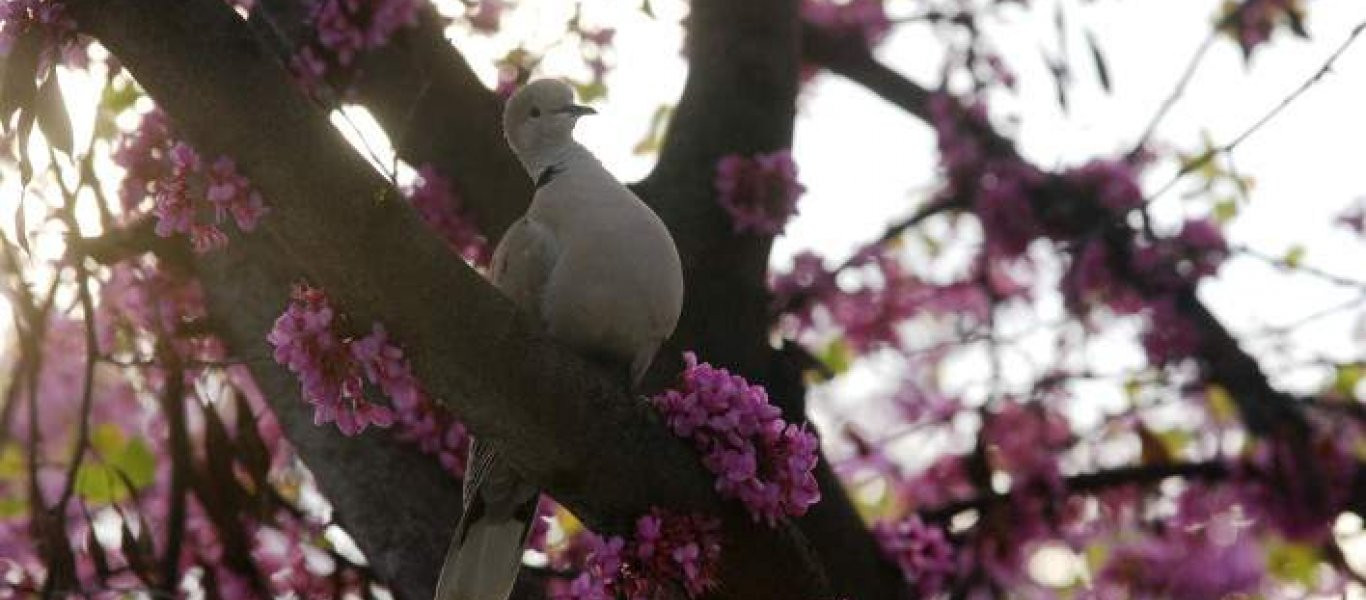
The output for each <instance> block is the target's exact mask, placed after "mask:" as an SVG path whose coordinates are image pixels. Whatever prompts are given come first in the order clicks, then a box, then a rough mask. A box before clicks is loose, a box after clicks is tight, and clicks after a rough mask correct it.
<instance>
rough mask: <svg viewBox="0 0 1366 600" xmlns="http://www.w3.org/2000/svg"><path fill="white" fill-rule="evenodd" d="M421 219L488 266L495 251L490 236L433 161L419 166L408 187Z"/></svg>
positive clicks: (453, 246) (455, 247)
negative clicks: (413, 180)
mask: <svg viewBox="0 0 1366 600" xmlns="http://www.w3.org/2000/svg"><path fill="white" fill-rule="evenodd" d="M406 192H407V195H408V200H409V201H410V202H412V203H413V208H416V209H417V212H418V214H419V215H421V216H422V220H423V221H426V222H427V225H430V226H431V227H432V229H435V230H436V232H437V233H439V234H441V237H442V238H444V239H445V240H446V243H448V244H450V246H451V249H452V250H455V251H456V252H457V253H458V254H460V256H462V257H464V258H465V260H466V261H469V262H470V263H471V264H474V265H477V266H487V265H488V264H489V259H490V258H492V253H491V251H490V249H489V243H488V240H487V239H485V238H484V235H483V234H482V233H480V232H479V229H478V228H477V227H475V225H474V218H473V216H472V215H470V214H469V212H468V211H466V210H465V209H464V207H463V206H461V202H460V196H459V195H457V194H456V193H455V189H454V188H453V187H452V185H451V182H450V180H449V179H447V178H446V177H445V176H443V175H441V174H440V173H438V172H437V171H436V168H435V167H433V166H431V165H423V167H422V168H421V169H419V170H418V180H417V183H416V184H415V185H413V186H412V187H410V188H409V189H407V190H406Z"/></svg>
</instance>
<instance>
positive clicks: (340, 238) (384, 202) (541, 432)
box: [69, 0, 828, 598]
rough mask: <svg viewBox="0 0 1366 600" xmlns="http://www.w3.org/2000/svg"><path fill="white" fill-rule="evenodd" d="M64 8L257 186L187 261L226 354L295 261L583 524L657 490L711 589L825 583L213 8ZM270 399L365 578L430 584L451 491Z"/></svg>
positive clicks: (196, 3) (265, 373) (748, 592)
mask: <svg viewBox="0 0 1366 600" xmlns="http://www.w3.org/2000/svg"><path fill="white" fill-rule="evenodd" d="M69 7H70V8H71V10H72V13H73V16H75V17H76V19H77V20H78V22H79V23H81V25H82V28H83V29H84V30H85V31H87V32H89V33H91V34H93V35H95V36H96V37H97V38H99V39H100V40H101V41H102V42H104V44H105V45H106V46H108V47H109V48H110V50H111V52H113V53H114V54H115V55H116V56H118V57H119V59H120V60H121V61H123V63H124V64H125V65H126V66H127V67H128V68H129V70H130V71H131V72H132V73H133V74H134V75H135V76H136V77H137V78H138V81H139V82H140V83H141V84H142V85H143V86H144V87H145V88H146V89H147V90H148V92H149V93H150V94H151V95H152V96H153V98H155V99H156V101H157V102H158V104H159V105H160V106H162V108H164V109H165V110H166V111H167V113H168V114H169V115H171V117H172V118H173V119H174V120H175V121H176V123H177V125H178V127H179V128H180V129H181V130H182V131H184V132H185V134H186V137H187V138H188V139H190V140H191V141H192V142H193V143H194V144H195V146H196V147H198V148H200V149H201V151H202V152H205V153H207V154H214V153H219V152H221V153H225V154H227V155H230V156H232V157H233V158H235V159H236V160H237V163H238V165H239V166H240V167H241V169H242V171H243V172H244V173H246V174H247V175H248V176H249V177H250V178H251V180H252V182H253V184H254V185H255V186H256V187H258V188H259V189H261V190H262V192H263V193H264V195H265V196H266V197H267V198H269V204H270V209H271V213H270V214H269V215H268V216H267V217H266V219H265V220H264V222H263V223H262V227H263V231H260V232H258V233H255V234H252V235H247V236H239V237H237V238H236V239H234V240H233V242H232V244H231V246H230V247H229V249H228V250H227V251H225V252H220V253H217V254H214V255H210V256H207V257H204V258H202V259H201V260H200V261H199V264H200V267H201V269H202V273H201V274H202V275H203V280H204V283H205V285H206V287H207V288H208V290H209V292H210V301H211V308H212V309H213V310H214V311H215V313H216V316H217V317H218V318H219V319H220V320H221V321H223V322H224V323H225V324H226V327H227V329H228V335H227V337H228V341H229V343H230V345H231V346H232V347H233V348H234V351H235V353H236V354H239V355H240V354H245V353H246V352H243V351H244V350H254V349H259V348H260V347H261V345H262V344H264V339H265V334H266V331H267V330H268V329H269V326H270V323H271V321H272V319H273V318H274V316H275V315H276V314H278V313H279V312H280V311H281V310H282V309H283V307H284V305H285V296H286V294H287V292H288V285H289V284H290V283H292V282H293V281H295V280H297V279H298V278H301V277H305V276H306V277H307V278H308V279H309V280H311V281H312V282H313V283H314V284H317V285H320V286H322V287H323V288H324V289H326V290H327V291H328V293H329V294H330V295H331V296H332V297H333V298H334V300H335V301H336V303H337V304H338V305H339V306H340V307H341V309H342V310H344V311H345V312H346V313H347V314H348V315H349V316H350V317H351V318H352V320H353V321H354V322H356V323H362V324H368V323H371V322H377V321H378V322H383V323H384V324H385V326H386V327H387V328H388V329H389V330H390V331H391V332H392V333H393V334H394V337H395V339H397V340H401V341H402V342H403V343H404V345H405V349H406V351H407V352H408V355H409V356H410V357H411V360H412V364H413V367H414V371H415V373H416V374H417V376H418V377H419V378H421V379H422V380H423V381H424V383H425V384H426V385H427V386H428V387H429V388H430V390H431V391H432V392H433V395H434V396H436V397H438V398H442V399H444V400H445V401H447V404H448V406H450V408H451V409H452V410H453V411H454V412H455V414H456V415H457V416H458V417H460V418H461V419H462V420H463V421H465V422H466V423H467V424H468V425H469V427H470V429H471V430H472V431H474V432H475V433H476V434H477V435H479V436H481V437H483V438H484V439H487V440H490V442H491V443H493V444H495V445H496V446H498V447H499V449H500V450H501V451H502V453H503V455H504V456H506V457H507V458H508V459H509V462H510V463H511V465H512V466H513V467H514V468H515V469H517V470H518V471H519V472H520V474H521V475H522V476H524V477H525V478H526V479H527V480H529V481H531V482H534V483H536V484H537V485H539V486H541V487H542V488H544V489H547V490H548V491H549V492H550V493H551V494H552V495H553V496H554V497H555V498H556V499H557V500H559V501H560V502H562V503H563V504H565V505H566V506H567V507H569V508H570V509H571V510H573V511H574V512H575V514H577V515H578V516H580V517H581V518H583V520H584V521H585V522H586V523H587V524H588V525H589V526H591V527H594V528H595V529H598V530H602V531H608V532H615V531H623V530H625V529H626V528H627V526H628V525H629V524H630V523H631V521H632V520H633V519H634V517H636V516H638V515H640V514H644V513H645V512H646V511H647V510H648V509H649V507H650V506H655V505H657V506H665V507H670V508H674V509H676V510H684V511H689V510H691V511H700V512H704V513H709V514H714V515H718V516H721V517H722V518H723V522H724V531H723V535H724V536H725V539H726V542H727V543H726V546H725V552H724V553H723V565H722V569H721V572H722V586H721V588H720V590H719V591H718V593H717V596H718V597H727V598H753V597H785V598H817V597H827V596H828V594H827V593H826V590H825V586H826V584H825V582H824V578H823V574H822V573H821V571H820V569H819V567H818V566H817V565H816V564H815V563H814V562H813V557H811V556H810V555H809V549H807V548H806V547H805V546H804V545H803V544H802V540H801V539H800V536H799V534H797V533H796V532H795V531H794V530H793V529H792V528H790V527H782V528H778V529H776V530H772V529H769V528H767V527H764V526H762V525H759V524H755V523H753V522H752V521H751V520H750V519H749V517H748V516H747V515H745V514H743V512H742V511H741V510H739V508H738V507H737V506H736V505H735V504H734V503H730V502H722V501H721V500H720V498H719V497H717V495H716V493H715V492H714V490H713V487H712V480H711V479H712V478H711V476H710V475H709V474H708V473H706V472H705V470H704V469H703V468H702V466H701V464H700V462H699V461H698V460H697V457H696V455H695V454H694V452H693V451H692V450H691V449H690V448H688V447H687V445H686V444H685V443H683V442H682V441H681V440H679V439H677V438H675V437H673V436H671V435H669V434H668V432H667V430H666V429H665V428H664V427H663V426H662V424H661V423H660V422H659V421H658V419H657V417H656V416H655V415H654V414H653V412H652V411H651V410H650V409H649V408H648V407H647V406H645V405H644V404H642V403H640V402H638V401H637V400H636V399H634V398H631V397H629V396H627V394H626V393H625V391H624V390H622V389H621V388H620V387H618V386H616V385H615V384H613V383H612V378H611V377H609V376H608V375H607V374H605V373H602V372H600V371H598V370H596V369H594V368H593V367H591V366H589V365H588V364H586V363H585V362H584V361H583V360H582V359H580V358H579V357H577V356H575V355H574V354H573V353H571V352H569V351H568V350H566V349H564V348H562V347H561V346H559V345H558V344H556V343H554V342H553V341H552V340H549V339H547V338H546V337H545V336H544V335H543V334H541V333H540V332H538V331H536V330H535V329H534V328H533V327H532V326H531V324H530V322H529V320H527V319H525V318H523V317H522V316H521V315H519V314H518V313H517V311H516V310H515V309H514V307H513V306H512V305H511V303H510V302H508V301H507V300H506V299H505V298H503V297H502V296H501V295H500V294H499V293H498V292H497V291H496V290H494V289H493V288H492V287H491V286H489V285H488V284H487V283H486V282H485V281H484V280H483V279H482V278H481V277H480V276H479V275H478V274H477V273H475V272H474V271H473V270H471V269H469V268H468V267H467V266H465V265H464V263H463V262H461V261H459V260H457V259H455V257H454V256H453V255H452V254H451V253H450V251H449V250H448V249H447V248H446V247H445V245H444V244H443V243H442V242H441V241H440V240H439V239H437V238H436V237H435V236H434V235H433V234H431V233H430V232H428V231H426V229H425V227H424V226H423V225H422V224H421V223H420V222H419V221H418V219H417V216H416V215H415V214H414V213H413V211H412V210H411V209H410V208H409V207H408V206H406V204H404V203H402V202H399V201H397V199H396V198H395V195H394V193H393V191H392V190H391V189H389V188H388V186H387V184H386V183H385V182H384V180H383V179H381V178H380V177H379V176H378V175H377V174H376V173H374V172H373V171H372V170H371V169H370V168H369V166H368V165H367V164H366V163H365V161H364V160H362V159H361V158H360V157H359V156H357V155H356V154H355V153H354V152H352V151H351V150H350V148H349V147H348V146H347V145H346V143H345V142H344V140H342V138H341V137H340V135H339V134H338V133H337V132H336V131H335V130H334V129H332V127H331V126H330V125H329V124H328V122H327V120H326V118H325V117H324V115H321V114H319V113H318V112H317V111H316V110H314V108H313V107H312V106H311V105H310V104H309V103H308V102H307V101H305V99H304V98H303V97H302V96H301V95H300V94H299V93H298V92H297V91H296V90H295V88H294V86H293V83H292V82H291V81H290V79H289V76H288V74H287V73H286V71H285V69H284V68H283V67H282V65H280V64H279V62H278V61H276V60H273V59H272V58H271V57H269V56H268V52H267V51H266V50H265V49H264V48H263V47H262V45H261V44H260V43H259V42H258V41H257V40H256V39H254V38H253V37H252V36H251V35H250V34H249V32H248V31H247V28H246V27H245V25H244V24H243V23H242V22H241V21H240V19H238V17H237V16H236V14H235V13H234V12H233V11H232V10H231V9H230V8H229V7H228V6H227V5H225V4H223V3H222V2H221V1H219V0H73V1H72V2H70V3H69ZM695 8H696V7H695ZM703 12H705V11H703ZM379 249H383V251H379ZM251 367H252V371H253V374H254V375H255V376H256V377H257V378H258V379H259V380H260V381H261V382H262V386H263V388H264V389H267V390H271V391H280V390H284V389H288V388H290V387H292V383H293V382H292V381H290V378H289V376H288V374H286V373H285V372H284V370H283V369H282V368H280V367H278V366H275V365H270V364H253V365H251ZM273 405H274V406H277V407H279V406H282V405H292V408H289V407H288V406H287V407H286V410H285V411H284V413H283V414H281V415H280V418H281V422H282V424H283V425H285V427H286V431H287V432H289V433H290V434H291V435H292V436H293V437H292V438H291V439H292V441H294V442H295V444H296V446H298V447H299V449H300V451H301V453H307V454H305V458H306V460H308V461H309V464H310V466H311V467H313V469H314V472H315V474H316V475H318V478H319V481H320V485H321V486H322V487H323V491H324V493H326V494H327V495H328V497H329V498H331V499H333V500H334V501H335V502H337V507H338V511H339V513H340V514H341V515H342V522H343V523H344V524H346V525H347V526H348V527H351V528H352V530H353V532H354V533H356V535H357V541H358V542H359V543H360V544H361V547H362V549H363V550H365V551H367V552H368V553H370V555H371V557H372V559H373V560H374V561H375V563H374V566H375V570H376V573H378V574H380V576H381V577H384V578H385V579H386V581H388V582H389V583H392V584H394V585H396V586H399V587H401V588H402V589H401V590H400V594H402V595H404V596H406V597H421V595H422V594H421V592H422V591H423V590H430V589H431V585H432V583H433V582H434V581H435V577H436V569H435V563H436V562H438V561H439V559H440V556H441V554H442V553H443V551H444V546H445V544H444V538H445V536H440V537H441V538H443V539H442V543H441V544H440V546H439V547H438V548H432V547H430V546H423V547H419V546H420V542H421V541H422V540H424V539H425V540H430V539H432V537H433V536H432V535H431V534H430V533H426V534H423V533H422V531H423V530H424V529H426V530H446V531H449V528H450V527H451V526H453V524H454V523H453V522H452V521H448V520H444V519H441V518H440V517H439V516H435V515H434V513H437V512H439V511H441V510H443V505H445V506H454V505H455V504H456V501H455V497H456V496H455V491H454V490H453V489H452V490H450V492H449V494H448V495H446V494H441V493H438V492H436V491H434V490H439V489H441V486H440V484H439V483H438V482H436V481H430V480H427V481H423V480H421V479H417V480H413V481H409V482H405V483H403V484H402V485H399V486H393V487H388V488H387V489H377V486H375V485H374V484H373V483H372V482H371V481H366V478H368V477H374V476H376V475H378V474H377V473H373V472H357V471H358V470H359V468H358V467H360V466H362V465H363V464H366V463H354V464H353V463H351V462H350V461H349V460H348V459H349V458H352V457H357V458H363V459H364V460H366V461H370V460H372V457H369V456H368V455H370V454H372V452H371V451H370V450H365V449H364V448H366V447H367V446H374V445H379V446H381V447H383V445H384V444H385V443H388V442H386V441H384V440H383V439H382V438H380V437H379V436H376V440H375V441H374V442H373V443H370V444H367V443H365V442H362V441H358V440H345V441H343V440H340V439H339V437H338V435H337V434H336V433H335V432H333V431H331V430H330V429H323V428H311V429H310V427H309V426H307V425H301V423H300V422H301V421H302V420H303V417H305V416H306V415H303V414H301V413H303V412H304V406H303V404H302V403H299V402H291V401H288V400H283V399H281V398H279V397H278V396H277V397H276V398H275V399H274V401H273ZM392 452H393V454H392V456H393V458H394V459H395V462H394V463H393V464H391V465H388V467H389V468H391V469H397V468H404V466H407V467H409V468H412V469H413V470H415V471H416V472H417V473H416V474H417V475H419V476H422V475H424V474H426V475H430V476H439V474H438V473H434V472H432V473H427V472H425V471H422V470H421V469H420V468H419V467H418V466H414V465H432V466H433V467H434V465H433V464H432V463H431V462H430V461H426V462H424V461H418V460H412V458H413V457H412V455H411V452H408V451H405V449H403V448H400V447H398V446H392ZM328 453H336V454H335V455H330V456H329V455H328ZM433 470H434V469H433ZM451 487H453V486H451ZM395 490H401V491H402V493H395ZM410 494H411V495H414V496H417V495H423V494H427V495H428V496H427V497H426V498H424V500H431V502H410V501H409V500H410V499H409V498H403V497H404V496H408V495H410ZM358 496H360V497H364V498H357V497H358ZM366 499H368V502H366V501H364V500H366ZM400 510H403V511H405V512H402V513H400V512H399V511H400ZM348 511H349V512H348ZM361 521H364V524H362V523H361ZM414 539H416V540H418V541H419V543H414ZM400 540H401V542H400ZM426 565H431V566H430V567H427V566H426Z"/></svg>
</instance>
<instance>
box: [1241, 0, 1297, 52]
mask: <svg viewBox="0 0 1366 600" xmlns="http://www.w3.org/2000/svg"><path fill="white" fill-rule="evenodd" d="M1229 10H1230V11H1232V12H1230V13H1228V16H1227V17H1226V18H1231V20H1230V21H1228V23H1227V24H1226V25H1225V29H1226V30H1227V31H1228V32H1229V33H1230V34H1231V35H1233V37H1234V38H1236V39H1237V40H1238V45H1239V46H1241V47H1242V49H1243V55H1244V56H1251V55H1252V52H1253V50H1256V49H1257V47H1258V46H1260V45H1262V44H1264V43H1266V42H1267V41H1270V40H1271V33H1272V32H1273V31H1274V30H1275V28H1276V27H1277V26H1278V25H1280V24H1282V23H1286V24H1288V25H1289V26H1290V27H1291V29H1292V30H1294V31H1295V33H1296V34H1298V35H1301V36H1304V35H1305V33H1304V30H1303V29H1302V27H1303V25H1302V24H1303V22H1304V9H1303V8H1302V7H1301V6H1300V2H1299V0H1243V2H1242V3H1241V4H1239V5H1232V4H1230V5H1229Z"/></svg>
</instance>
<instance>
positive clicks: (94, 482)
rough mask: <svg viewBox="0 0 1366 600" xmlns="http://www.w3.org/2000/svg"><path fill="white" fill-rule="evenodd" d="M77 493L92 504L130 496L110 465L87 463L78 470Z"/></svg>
mask: <svg viewBox="0 0 1366 600" xmlns="http://www.w3.org/2000/svg"><path fill="white" fill-rule="evenodd" d="M76 494H77V495H79V496H80V497H81V498H84V499H85V501H86V502H89V503H91V504H108V503H110V502H117V501H119V500H122V499H124V498H126V497H128V490H126V489H124V486H122V485H120V483H119V478H118V476H116V475H114V473H113V472H112V471H110V469H109V467H106V466H104V465H97V464H93V463H86V464H83V465H81V466H80V468H79V469H77V470H76Z"/></svg>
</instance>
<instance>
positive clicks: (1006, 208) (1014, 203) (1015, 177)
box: [929, 94, 1047, 258]
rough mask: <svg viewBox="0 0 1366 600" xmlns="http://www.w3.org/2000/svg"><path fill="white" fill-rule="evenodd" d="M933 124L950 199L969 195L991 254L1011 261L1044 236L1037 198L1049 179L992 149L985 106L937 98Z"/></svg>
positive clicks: (932, 108)
mask: <svg viewBox="0 0 1366 600" xmlns="http://www.w3.org/2000/svg"><path fill="white" fill-rule="evenodd" d="M929 110H930V121H931V123H932V124H933V125H934V128H935V131H936V132H937V133H938V134H939V156H940V161H941V163H942V165H943V167H944V171H945V174H946V175H947V176H948V179H949V184H948V188H947V189H945V190H944V192H943V195H944V196H945V197H967V198H970V199H971V200H972V209H973V211H974V212H975V213H976V214H977V218H978V220H979V221H981V223H982V230H983V234H984V236H985V237H986V244H987V252H988V253H989V254H990V255H991V256H993V257H1002V258H1012V257H1016V256H1019V255H1021V254H1023V253H1024V252H1025V250H1026V249H1028V247H1029V244H1030V243H1031V242H1033V241H1034V240H1035V239H1038V238H1039V237H1041V236H1043V235H1044V227H1043V225H1042V224H1040V222H1039V219H1038V217H1037V216H1036V215H1035V211H1034V206H1033V202H1034V201H1033V198H1034V196H1035V195H1037V194H1038V192H1039V190H1040V189H1041V188H1042V186H1043V184H1044V183H1045V182H1046V181H1047V176H1046V175H1045V174H1044V173H1042V172H1040V171H1039V170H1038V169H1035V168H1034V167H1033V166H1031V165H1029V164H1028V163H1026V162H1024V161H1022V160H1020V159H1019V158H1016V157H1013V156H1010V155H1008V154H1007V153H1004V152H1003V151H1001V150H1000V149H998V148H993V147H992V144H991V142H990V141H989V137H988V134H989V133H990V131H991V124H990V123H989V122H988V120H987V111H986V106H985V105H983V104H980V103H977V104H972V105H970V106H967V107H963V106H960V105H959V104H958V102H957V100H955V99H954V98H953V97H951V96H948V95H945V94H936V95H934V96H932V97H931V98H930V101H929Z"/></svg>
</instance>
